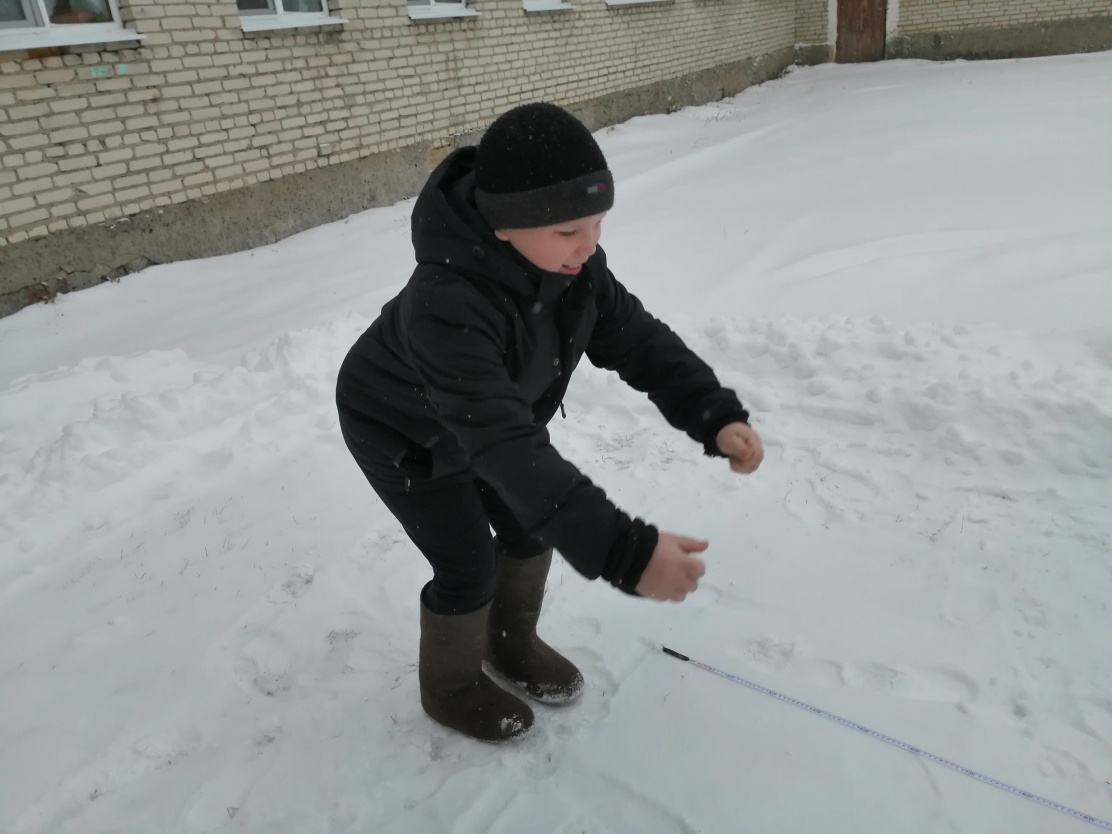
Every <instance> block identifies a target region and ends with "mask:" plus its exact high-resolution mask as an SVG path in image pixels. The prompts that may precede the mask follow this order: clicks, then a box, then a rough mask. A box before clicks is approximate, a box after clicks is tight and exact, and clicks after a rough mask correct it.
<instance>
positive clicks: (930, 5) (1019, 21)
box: [899, 0, 1112, 35]
mask: <svg viewBox="0 0 1112 834" xmlns="http://www.w3.org/2000/svg"><path fill="white" fill-rule="evenodd" d="M1107 15H1112V0H900V18H899V34H901V35H916V34H929V33H933V32H954V31H958V30H961V29H997V28H1003V27H1007V26H1022V25H1024V24H1030V23H1049V22H1052V21H1058V20H1070V19H1073V18H1084V17H1098V16H1107Z"/></svg>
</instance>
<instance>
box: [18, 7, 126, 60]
mask: <svg viewBox="0 0 1112 834" xmlns="http://www.w3.org/2000/svg"><path fill="white" fill-rule="evenodd" d="M141 38H142V35H139V34H137V33H135V32H132V31H131V30H129V29H124V28H123V26H121V25H120V10H119V8H118V7H117V5H116V0H0V51H3V50H6V49H35V48H37V47H50V46H76V45H79V44H89V43H111V42H113V41H125V40H140V39H141Z"/></svg>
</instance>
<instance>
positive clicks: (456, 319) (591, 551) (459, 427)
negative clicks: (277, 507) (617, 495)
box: [336, 148, 748, 593]
mask: <svg viewBox="0 0 1112 834" xmlns="http://www.w3.org/2000/svg"><path fill="white" fill-rule="evenodd" d="M474 155H475V149H474V148H463V149H460V150H457V151H455V152H453V153H452V154H451V155H450V156H449V157H448V158H447V159H445V160H444V161H443V162H442V163H441V164H440V166H439V167H438V168H437V169H436V170H435V171H434V172H433V174H432V175H431V177H430V178H429V181H428V183H427V184H426V186H425V188H424V189H423V191H422V192H421V195H420V197H419V198H418V199H417V202H416V205H415V206H414V210H413V222H412V225H413V247H414V251H415V254H416V257H417V261H418V265H417V268H416V269H415V270H414V272H413V275H412V277H411V278H410V280H409V283H408V284H407V285H406V286H405V288H404V289H403V290H402V291H401V293H400V294H399V295H398V296H397V297H395V298H394V299H392V300H391V301H389V302H388V303H387V304H386V305H385V306H384V307H383V309H382V314H381V315H380V316H379V318H378V319H377V320H376V321H375V322H374V323H373V324H372V325H371V326H370V328H368V330H367V331H366V332H365V333H364V334H363V335H362V336H361V337H360V338H359V340H358V341H357V342H356V343H355V345H354V346H353V347H352V348H351V351H350V352H349V353H348V355H347V358H346V359H345V360H344V363H343V365H342V367H341V369H340V373H339V379H338V383H337V391H336V399H337V405H338V407H339V411H340V425H341V428H342V430H343V433H344V437H345V439H346V441H347V443H348V448H349V449H350V450H351V452H352V454H353V455H354V456H355V458H356V460H357V461H358V462H359V464H360V466H361V467H362V468H363V470H364V471H365V472H366V473H367V475H368V477H371V478H373V479H374V480H376V481H378V482H379V483H381V484H384V485H389V486H393V487H395V488H397V489H404V490H424V489H430V488H435V487H436V486H438V485H446V484H448V483H451V482H452V481H456V480H461V479H464V478H473V477H479V478H481V479H482V480H484V481H486V482H487V483H489V484H490V485H491V486H493V487H494V488H495V490H497V492H498V494H499V495H500V496H501V498H502V499H503V501H505V503H506V505H507V506H508V507H509V508H510V509H511V510H512V511H513V513H514V514H515V515H516V516H517V518H518V520H519V521H521V522H522V524H523V526H524V527H525V528H526V529H527V530H529V531H530V533H531V534H532V535H535V536H536V537H538V538H540V539H541V540H543V541H545V542H546V543H548V544H549V545H551V546H552V547H554V548H556V549H557V550H559V551H560V553H561V554H562V555H563V556H564V558H565V559H567V560H568V562H569V563H571V565H572V566H573V567H574V568H575V569H576V570H578V571H579V572H580V573H582V574H583V575H584V576H586V577H588V578H590V579H594V578H596V577H598V576H602V577H603V578H605V579H607V580H609V581H610V582H612V583H614V584H615V585H617V586H618V587H619V588H621V589H622V590H625V591H627V592H630V593H632V592H633V589H634V587H635V586H636V585H637V582H638V580H639V579H640V576H641V572H642V571H643V570H644V567H645V565H646V564H647V563H648V560H649V558H650V557H651V555H652V551H653V548H654V547H655V546H656V541H657V532H656V529H655V528H653V527H651V526H650V525H647V524H645V523H644V522H642V521H640V520H638V519H631V518H630V517H629V516H628V515H626V514H625V513H624V512H622V511H621V510H619V509H618V508H617V507H616V506H615V505H614V504H613V503H611V502H610V501H609V500H608V499H607V497H606V495H605V494H604V493H603V491H602V490H601V489H599V488H598V487H597V486H595V485H594V484H593V483H591V481H590V480H589V479H588V478H587V477H586V476H584V475H583V474H582V473H580V472H579V470H578V469H577V468H576V467H575V466H573V465H572V464H571V463H569V462H568V461H566V460H564V459H563V458H562V457H561V456H560V455H559V453H558V452H557V451H556V449H554V448H553V447H552V445H551V443H550V442H549V435H548V431H547V429H546V428H545V426H546V425H547V424H548V421H549V420H551V419H552V417H553V415H554V414H555V412H556V410H557V409H558V408H559V407H560V405H561V402H562V399H563V396H564V392H565V391H566V390H567V386H568V381H569V378H570V376H571V373H572V371H573V370H574V368H575V366H576V365H577V364H578V362H579V360H580V358H581V357H582V356H583V355H584V354H586V355H587V358H588V359H589V360H590V361H591V362H592V363H593V364H595V365H596V366H598V367H601V368H607V369H609V370H613V371H617V373H618V375H619V376H620V377H621V378H622V379H623V380H624V381H625V382H626V383H628V384H629V385H630V386H632V387H633V388H635V389H637V390H638V391H642V392H645V393H647V394H648V395H649V398H650V399H651V400H652V401H653V403H655V404H656V406H657V407H658V408H659V409H660V411H661V413H662V414H663V415H664V417H665V419H667V420H668V422H669V423H671V424H672V425H673V426H675V427H676V428H678V429H681V430H683V431H685V432H687V433H688V434H689V435H690V436H691V437H692V438H694V439H695V440H697V441H698V442H700V443H703V444H704V448H705V451H706V452H707V454H713V455H718V454H719V452H718V450H717V448H716V446H715V437H716V435H717V433H718V431H719V429H721V428H722V427H723V426H725V425H726V424H727V423H730V422H734V421H738V420H742V421H744V420H746V419H747V418H748V414H747V413H746V411H745V409H743V408H742V406H741V404H740V402H738V399H737V397H736V396H735V395H734V393H733V392H732V391H730V390H728V389H725V388H723V387H722V386H721V385H720V384H719V383H718V380H717V379H716V378H715V376H714V373H713V372H712V371H711V369H710V368H709V367H708V366H707V365H706V364H705V363H704V362H703V361H702V360H701V359H699V358H698V357H697V356H696V355H695V354H694V353H692V352H691V351H690V350H689V349H688V348H687V346H686V345H684V343H683V342H682V341H681V340H680V338H679V337H678V336H676V335H675V333H673V332H672V331H671V330H670V329H669V328H668V327H667V326H666V325H664V324H662V323H661V322H660V321H658V320H657V319H655V318H653V317H652V316H651V315H649V313H647V312H646V311H645V309H644V308H643V307H642V306H641V303H640V302H639V301H638V300H637V299H636V298H635V297H634V296H633V295H631V294H630V293H629V292H628V291H627V290H626V289H625V287H623V286H622V285H621V284H620V283H619V282H618V281H617V279H615V278H614V276H613V275H612V274H611V273H610V271H609V270H608V269H607V268H606V256H605V254H604V253H603V251H602V249H598V250H597V251H596V253H595V254H594V255H593V256H592V257H591V258H590V259H589V260H588V261H587V262H586V264H584V268H583V270H582V271H581V272H580V273H579V274H578V275H576V276H569V275H562V274H557V273H548V272H542V271H540V270H539V269H538V268H537V267H535V266H533V265H532V264H530V263H529V262H528V261H526V260H525V259H524V258H522V257H521V256H520V255H518V254H517V252H516V250H514V249H513V247H512V246H510V245H509V244H508V243H504V242H502V241H500V240H498V238H497V237H495V235H494V233H493V231H492V230H491V229H490V227H489V225H488V224H487V223H486V222H485V221H484V220H483V218H482V216H481V215H480V214H479V213H478V210H477V209H476V208H475V201H474V187H475V186H474V175H473V174H472V166H473V162H474Z"/></svg>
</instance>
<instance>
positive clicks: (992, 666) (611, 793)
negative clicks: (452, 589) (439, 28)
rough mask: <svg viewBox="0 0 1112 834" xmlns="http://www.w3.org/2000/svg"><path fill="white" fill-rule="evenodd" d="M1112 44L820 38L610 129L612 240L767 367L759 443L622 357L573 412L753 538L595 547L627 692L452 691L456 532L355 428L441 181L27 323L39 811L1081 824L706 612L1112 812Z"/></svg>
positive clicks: (353, 827)
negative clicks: (413, 222)
mask: <svg viewBox="0 0 1112 834" xmlns="http://www.w3.org/2000/svg"><path fill="white" fill-rule="evenodd" d="M1110 136H1112V53H1105V54H1097V55H1089V56H1072V57H1062V58H1054V59H1040V60H1030V61H1022V62H1016V61H1006V62H993V63H980V64H971V63H960V62H959V63H949V64H931V63H921V62H895V63H884V64H880V65H872V66H823V67H818V68H814V69H807V70H801V71H797V72H793V73H791V74H790V75H788V76H787V77H785V78H783V79H781V80H779V81H775V82H772V83H769V84H765V85H763V86H761V87H758V88H754V89H751V90H748V91H747V92H745V93H744V94H742V95H740V96H738V97H737V98H735V99H732V100H729V101H725V102H721V103H717V104H712V105H707V106H704V107H697V108H692V109H688V110H684V111H682V112H679V113H675V114H672V115H667V116H651V117H645V118H639V119H634V120H633V121H631V122H629V123H627V124H624V125H621V126H618V127H615V128H612V129H609V130H605V131H603V132H602V133H601V134H600V137H599V138H600V141H601V142H602V144H603V147H604V150H605V151H606V153H607V154H608V157H609V158H610V160H611V163H612V167H613V169H614V171H615V174H616V177H617V181H618V191H617V193H618V199H617V206H616V208H615V210H614V211H613V212H612V214H611V216H610V217H609V218H608V220H607V228H606V233H605V235H604V239H603V243H604V245H605V246H606V248H607V252H608V254H609V258H610V261H611V265H612V267H613V268H614V270H615V272H616V274H617V275H618V276H619V277H620V278H622V279H623V280H624V281H625V283H626V284H627V285H628V286H629V287H630V288H631V289H633V290H634V291H635V292H637V293H638V294H639V295H640V296H641V297H642V299H643V300H644V301H645V302H646V305H647V306H648V307H649V308H650V309H651V310H653V311H654V312H656V313H657V314H658V315H659V316H661V317H662V318H664V319H666V320H667V321H668V322H670V323H671V324H672V325H673V326H674V327H675V328H676V329H677V330H678V331H679V332H680V333H681V334H682V335H684V337H685V338H686V339H688V341H689V342H690V343H691V344H692V345H693V346H694V347H695V348H696V349H697V350H698V351H699V352H701V353H702V354H703V355H704V356H705V357H706V358H707V359H708V361H710V362H711V363H712V365H713V366H714V367H715V368H716V369H717V370H718V371H719V373H720V375H721V377H722V378H723V379H724V380H725V381H726V382H727V383H728V384H730V385H731V386H733V387H735V388H736V389H737V390H738V392H739V393H740V395H741V397H742V399H743V401H745V402H746V403H747V404H748V405H749V406H750V408H751V409H752V410H753V412H754V417H753V420H754V423H755V425H756V426H757V427H758V428H759V430H760V431H761V433H762V434H763V436H764V438H765V441H766V444H767V453H768V454H767V459H766V461H765V464H764V466H763V467H762V468H761V470H760V471H759V472H758V473H757V474H756V475H754V476H752V477H749V478H739V477H736V476H733V475H731V474H730V473H729V472H728V470H727V468H726V466H725V465H724V464H723V463H722V462H721V461H714V460H709V459H706V458H703V457H701V456H700V454H699V450H698V448H696V447H695V445H694V444H693V443H691V442H690V441H689V440H687V439H686V438H685V437H683V436H681V435H679V434H678V433H676V432H674V431H672V430H671V429H669V428H668V427H667V426H666V425H665V424H664V422H663V420H662V419H661V418H660V417H659V415H657V414H656V412H655V411H654V410H653V408H652V407H651V406H650V404H649V403H648V402H647V401H646V400H645V399H644V398H642V397H641V396H640V395H637V394H635V393H634V392H632V391H630V390H628V389H626V388H625V387H624V386H622V385H621V384H620V383H619V382H618V381H617V380H616V379H613V378H611V377H610V376H608V375H606V374H605V373H602V372H598V371H596V370H595V369H593V368H589V367H584V368H582V369H581V370H580V373H579V374H578V375H577V379H576V381H575V383H574V384H573V388H572V390H571V392H570V394H569V397H568V399H567V411H568V417H567V419H566V420H563V421H560V420H558V421H556V423H555V424H554V426H553V432H554V439H555V442H556V444H557V446H558V448H560V449H561V450H562V451H563V452H564V453H565V455H566V456H567V457H569V458H570V459H571V460H573V461H575V462H576V463H577V464H579V465H580V466H581V467H582V468H583V469H584V470H585V471H586V472H587V473H589V474H590V475H591V476H592V477H594V478H595V479H596V480H597V481H598V482H599V483H600V484H601V485H602V486H604V487H605V488H606V489H607V490H608V492H609V493H610V494H611V495H612V496H613V497H614V498H615V499H616V500H617V501H618V502H619V503H620V504H621V505H622V506H623V507H625V508H626V509H627V510H629V511H631V512H634V513H636V514H638V515H641V516H643V517H645V518H648V519H649V520H651V521H653V522H655V523H657V524H658V525H660V526H661V527H662V528H663V529H668V530H672V531H675V532H681V533H689V534H692V535H698V536H705V537H707V538H709V539H710V541H711V548H710V550H709V551H708V554H707V559H708V567H709V570H708V573H707V577H706V580H705V582H704V584H703V586H702V587H701V588H700V590H699V591H698V592H697V593H696V594H695V595H694V596H692V597H691V598H690V599H689V600H688V601H687V602H685V603H684V604H682V605H679V606H675V605H660V604H654V603H649V602H646V601H642V600H635V599H629V598H625V597H623V596H622V595H620V594H619V593H617V592H616V591H614V590H612V589H610V588H609V587H607V586H605V585H603V584H600V583H587V582H586V581H584V580H583V579H581V578H580V577H579V576H578V575H576V574H574V573H573V572H572V571H571V570H570V569H569V568H567V566H566V565H564V564H563V563H559V564H558V565H557V567H556V568H555V572H554V575H553V577H552V581H551V586H550V593H549V597H548V601H547V608H546V614H545V617H544V620H543V621H542V626H543V628H542V631H543V632H544V633H545V634H546V635H547V636H548V638H549V639H550V641H551V642H553V643H554V644H555V645H557V646H559V647H561V648H563V649H564V650H566V652H567V653H568V654H569V656H570V657H572V658H573V659H574V660H575V661H576V662H577V663H578V664H580V666H581V667H582V668H583V669H584V671H585V673H586V675H587V679H588V682H589V683H588V689H587V692H586V694H585V697H584V698H583V699H582V701H581V702H580V703H579V704H577V705H575V706H572V707H569V708H565V709H544V708H541V709H539V710H538V724H537V727H536V729H535V730H534V731H533V733H532V734H531V735H530V736H529V737H528V738H527V739H525V740H523V741H522V742H520V743H517V744H511V745H507V746H502V747H491V746H486V745H481V744H477V743H474V742H471V741H468V740H466V739H464V738H462V737H460V736H456V735H453V734H452V733H450V732H448V731H445V730H444V729H442V728H441V727H439V726H438V725H435V724H434V723H432V722H431V721H430V720H429V719H427V718H426V717H425V716H424V714H423V713H422V712H421V709H420V706H419V704H418V698H417V677H416V674H415V667H414V662H415V659H416V654H417V636H418V635H417V592H418V589H419V588H420V586H421V584H422V583H423V582H424V581H425V579H426V577H427V573H428V569H427V567H426V565H425V563H424V562H423V560H422V559H421V558H420V556H419V555H418V554H417V553H416V551H415V550H414V549H413V548H412V546H411V545H410V544H409V543H408V541H407V540H406V539H405V538H404V537H403V535H402V534H401V532H400V531H399V529H398V528H397V526H396V524H395V523H394V521H393V520H392V518H391V517H390V516H389V515H388V514H387V513H386V512H385V511H384V510H383V508H382V507H381V505H380V504H379V503H378V502H377V500H376V499H375V497H374V495H373V493H372V492H371V490H370V489H369V488H368V487H367V485H366V483H365V482H364V481H363V479H362V476H361V475H360V473H359V472H358V470H357V469H356V467H355V465H354V464H353V463H352V462H351V461H350V459H349V457H348V454H347V452H346V450H345V449H344V447H343V443H342V441H341V439H340V436H339V432H338V430H337V427H336V419H335V415H334V412H333V405H332V389H333V378H334V374H335V371H336V368H337V366H338V364H339V362H340V359H341V357H342V356H343V354H344V352H345V351H346V350H347V348H348V346H349V345H350V344H351V342H352V341H353V340H354V339H355V337H356V336H357V335H358V334H359V333H360V332H361V331H362V330H363V329H364V328H365V327H366V326H367V325H368V324H369V323H370V321H371V320H372V319H373V318H374V316H375V315H376V314H377V311H378V309H379V307H380V306H381V304H382V302H383V301H384V300H385V299H387V298H388V297H389V296H390V295H391V294H392V293H393V292H395V291H396V290H397V288H398V287H399V286H400V285H401V284H402V282H403V281H404V279H405V278H406V277H407V275H408V272H409V269H410V267H411V261H412V255H411V250H410V248H409V242H408V212H409V210H410V207H411V205H412V204H411V202H406V203H402V204H400V205H397V206H394V207H391V208H384V209H376V210H373V211H368V212H365V213H363V214H360V215H358V216H354V217H351V218H349V219H347V220H345V221H343V222H339V223H334V224H331V225H329V226H326V227H322V228H319V229H315V230H313V231H311V232H307V233H305V234H301V235H298V236H296V237H294V238H291V239H289V240H286V241H283V242H281V243H279V244H276V245H273V246H267V247H263V248H261V249H258V250H255V251H253V252H245V253H241V254H237V255H233V256H228V257H222V258H214V259H210V260H205V261H196V262H191V263H179V264H173V265H169V266H160V267H155V268H152V269H149V270H147V271H146V272H143V273H141V274H138V275H133V276H129V277H127V278H125V279H124V280H123V281H121V282H120V283H118V284H110V285H105V286H102V287H98V288H96V289H93V290H87V291H84V292H81V293H77V294H74V295H68V296H63V297H60V298H59V299H58V300H57V301H56V302H55V303H54V304H52V305H49V306H40V307H36V308H33V309H27V310H24V311H23V312H21V313H19V314H18V315H15V316H12V317H10V318H7V319H4V320H2V321H0V386H2V387H0V633H2V634H3V638H2V655H0V773H2V775H0V831H3V832H5V834H109V833H110V832H111V834H159V832H174V833H175V834H177V832H182V833H183V834H202V832H218V831H219V832H229V833H230V834H232V833H234V832H253V833H255V832H257V833H258V834H263V833H264V832H265V833H266V834H310V832H312V833H313V834H316V833H317V832H320V834H325V833H326V832H327V834H367V833H368V832H414V833H415V834H430V833H435V832H448V834H471V833H472V832H475V833H476V834H477V833H478V832H495V833H497V834H522V833H523V832H524V833H525V834H533V832H536V833H537V834H541V832H545V833H546V834H548V833H552V834H556V833H557V832H558V834H573V832H574V834H580V832H590V834H603V832H613V834H619V833H620V834H626V832H638V834H665V832H684V834H689V833H690V832H704V833H705V834H718V833H719V832H725V833H728V834H734V832H760V834H769V833H770V832H786V833H787V832H790V833H791V834H796V833H797V832H824V834H826V832H847V834H860V832H930V833H931V834H935V832H969V834H985V832H1008V834H1017V832H1030V834H1035V833H1036V832H1038V833H1039V834H1042V832H1052V831H1053V832H1081V831H1086V830H1094V829H1093V828H1092V827H1091V826H1089V825H1088V824H1086V823H1085V822H1083V821H1079V820H1077V819H1073V818H1070V817H1069V816H1067V815H1064V814H1061V813H1056V812H1055V811H1053V810H1050V809H1046V808H1043V807H1040V806H1039V805H1037V804H1035V803H1032V802H1029V801H1027V800H1025V799H1022V798H1019V797H1016V796H1013V795H1010V794H1008V793H1005V792H1003V791H998V790H994V789H993V788H991V787H988V786H985V785H983V784H981V783H979V782H977V781H974V780H973V779H970V778H967V777H965V776H963V775H960V774H958V773H954V772H952V771H950V770H946V769H944V768H941V767H938V766H937V765H935V764H931V763H929V762H927V761H925V760H923V759H922V758H918V757H916V756H913V755H911V754H908V753H906V752H903V751H900V750H897V749H894V748H892V747H890V746H887V745H884V744H881V743H879V742H877V741H875V740H873V739H870V738H868V737H866V736H864V735H860V734H857V733H854V732H852V731H850V730H847V729H845V728H844V727H840V726H838V725H836V724H834V723H832V722H828V721H823V720H822V719H820V718H818V717H816V716H814V715H811V714H809V713H807V712H805V711H804V710H801V709H796V708H793V707H791V706H788V705H786V704H783V703H781V702H778V701H776V700H774V699H772V698H769V697H767V696H765V695H761V694H759V693H756V692H753V691H751V690H749V689H747V688H745V687H742V686H738V685H736V684H734V683H731V682H729V681H726V680H723V679H722V678H719V677H715V676H713V675H711V674H708V673H706V672H704V671H702V670H700V669H698V668H695V667H692V666H690V665H687V664H683V663H681V662H680V661H677V660H674V659H672V658H669V657H668V656H666V655H664V654H662V653H661V652H659V651H657V650H656V648H654V646H653V643H664V644H666V645H669V646H671V647H672V648H674V649H676V650H678V651H680V652H684V653H686V654H689V655H691V656H692V657H694V658H697V659H699V660H701V661H703V662H705V663H709V664H712V665H714V666H716V667H718V668H721V669H723V670H725V671H727V672H730V673H732V674H735V675H738V676H741V677H744V678H746V679H749V680H752V681H755V682H757V683H760V684H763V685H765V686H768V687H771V688H772V689H775V690H777V691H779V692H783V693H785V694H787V695H790V696H792V697H795V698H798V699H800V700H802V701H805V702H807V703H810V704H814V705H815V706H817V707H820V708H822V709H825V710H828V711H830V712H832V713H835V714H837V715H840V716H844V717H845V718H847V719H850V720H852V721H856V722H858V723H860V724H863V725H866V726H868V727H870V728H873V729H875V730H877V731H879V732H883V733H887V734H889V735H891V736H895V737H896V738H899V739H902V740H904V741H906V742H908V743H910V744H913V745H916V746H919V747H922V748H924V749H926V750H929V751H931V752H932V753H935V754H937V755H939V756H943V757H946V758H948V759H952V760H955V761H957V762H959V763H960V764H962V765H963V766H965V767H968V768H972V769H974V770H977V771H980V772H982V773H986V774H988V775H990V776H992V777H994V778H997V779H1000V780H1003V781H1004V782H1007V783H1010V784H1013V785H1016V786H1018V787H1020V788H1023V789H1025V790H1028V791H1031V792H1033V793H1036V794H1038V795H1040V796H1044V797H1046V798H1048V799H1051V800H1054V801H1057V802H1060V803H1063V804H1064V805H1067V806H1070V807H1072V808H1076V809H1079V810H1081V811H1084V812H1086V813H1089V814H1092V815H1094V816H1096V817H1101V818H1103V819H1106V820H1112V652H1110V648H1109V647H1110V645H1112V611H1110V608H1109V606H1110V603H1112V552H1110V551H1112V478H1110V474H1109V473H1110V469H1112V143H1110V140H1109V137H1110Z"/></svg>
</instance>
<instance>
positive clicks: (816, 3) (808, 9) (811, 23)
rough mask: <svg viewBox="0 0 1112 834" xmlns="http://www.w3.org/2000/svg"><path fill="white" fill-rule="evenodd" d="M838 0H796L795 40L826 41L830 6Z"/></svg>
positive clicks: (799, 41) (812, 42) (804, 42)
mask: <svg viewBox="0 0 1112 834" xmlns="http://www.w3.org/2000/svg"><path fill="white" fill-rule="evenodd" d="M837 2H838V0H796V4H795V42H796V43H800V44H815V43H820V44H821V43H826V41H827V37H826V36H827V19H828V14H829V12H828V8H829V6H830V4H831V3H834V4H835V5H837Z"/></svg>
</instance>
